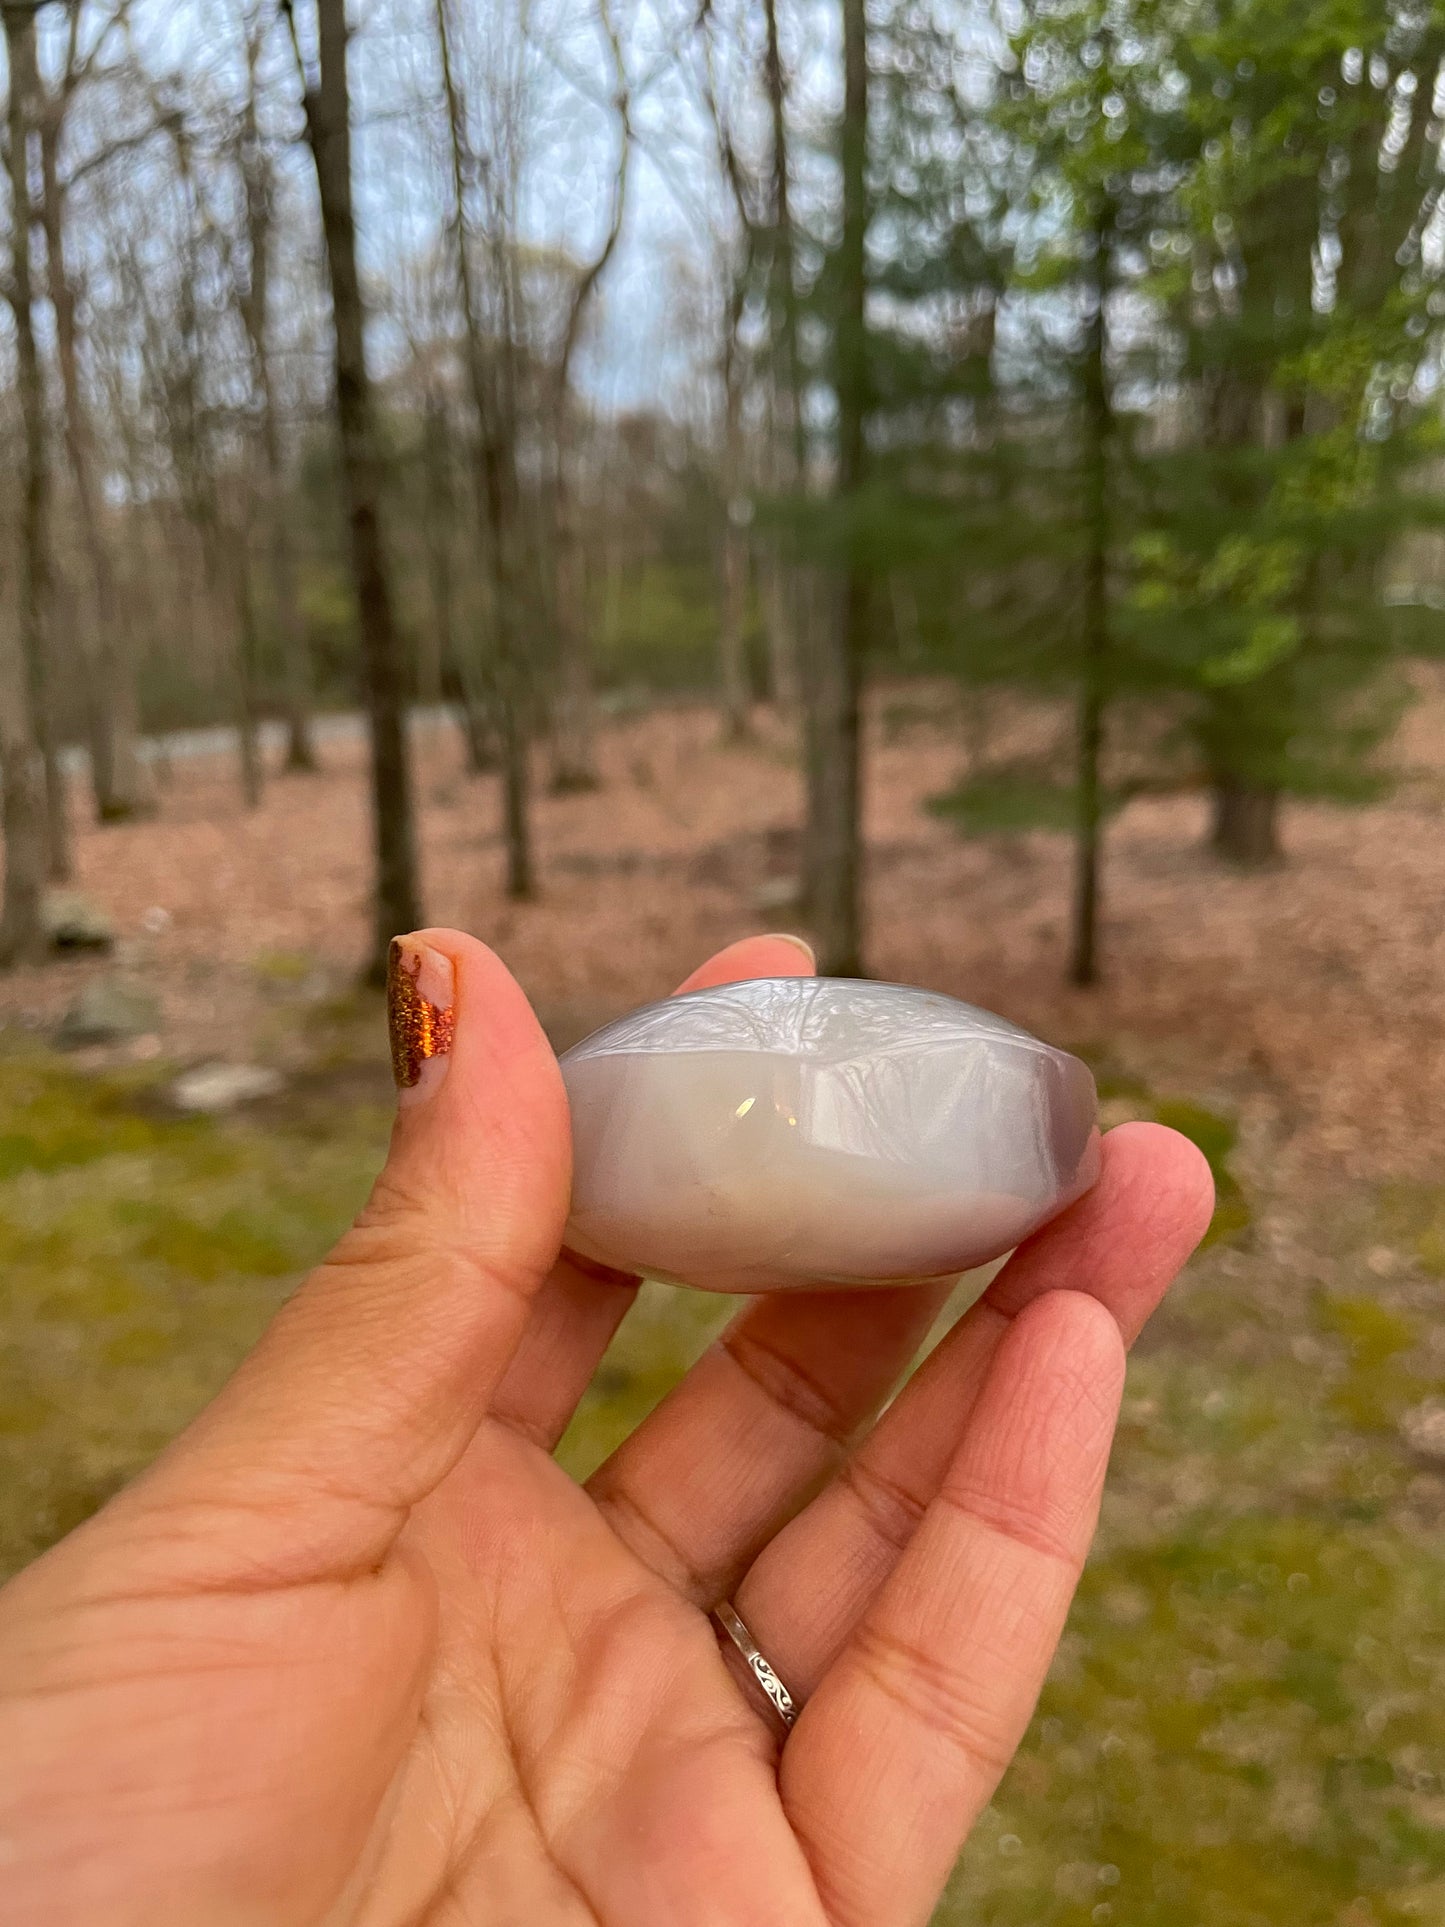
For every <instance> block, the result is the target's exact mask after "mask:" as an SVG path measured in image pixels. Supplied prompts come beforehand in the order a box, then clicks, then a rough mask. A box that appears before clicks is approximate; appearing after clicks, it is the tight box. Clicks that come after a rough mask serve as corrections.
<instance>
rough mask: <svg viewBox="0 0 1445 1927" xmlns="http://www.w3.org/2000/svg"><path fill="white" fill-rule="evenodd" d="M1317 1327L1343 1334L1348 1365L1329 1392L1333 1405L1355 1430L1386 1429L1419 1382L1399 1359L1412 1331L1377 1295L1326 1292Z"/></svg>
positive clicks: (1412, 1341) (1412, 1337) (1414, 1395)
mask: <svg viewBox="0 0 1445 1927" xmlns="http://www.w3.org/2000/svg"><path fill="white" fill-rule="evenodd" d="M1318 1316H1319V1320H1320V1324H1321V1326H1322V1327H1323V1329H1324V1330H1325V1331H1327V1332H1329V1333H1330V1334H1331V1335H1332V1336H1334V1337H1336V1338H1340V1339H1343V1340H1344V1342H1345V1346H1346V1348H1347V1357H1348V1369H1347V1371H1346V1374H1345V1377H1344V1378H1343V1380H1342V1381H1341V1382H1340V1384H1339V1385H1338V1386H1336V1387H1335V1390H1334V1392H1333V1394H1332V1404H1333V1407H1334V1410H1335V1411H1336V1412H1338V1413H1339V1415H1340V1416H1341V1417H1342V1418H1346V1419H1348V1420H1349V1422H1350V1423H1351V1424H1352V1425H1354V1426H1357V1427H1359V1428H1360V1429H1361V1430H1382V1429H1383V1430H1390V1431H1393V1429H1394V1427H1395V1426H1396V1425H1397V1424H1398V1422H1399V1418H1400V1414H1401V1412H1402V1411H1404V1409H1405V1407H1406V1406H1407V1405H1410V1404H1412V1403H1413V1402H1414V1401H1415V1400H1416V1399H1417V1398H1418V1397H1419V1396H1420V1394H1421V1392H1422V1390H1423V1389H1424V1387H1423V1386H1422V1385H1421V1383H1420V1381H1419V1379H1418V1378H1417V1377H1416V1376H1415V1374H1414V1373H1413V1372H1411V1371H1409V1370H1408V1369H1406V1367H1405V1365H1404V1364H1403V1362H1402V1361H1403V1358H1404V1355H1405V1354H1406V1353H1408V1352H1410V1351H1411V1350H1413V1348H1414V1346H1415V1343H1416V1340H1417V1337H1418V1333H1417V1331H1416V1327H1415V1325H1414V1323H1413V1322H1412V1321H1411V1320H1410V1319H1409V1318H1407V1317H1405V1316H1404V1314H1403V1313H1401V1312H1397V1311H1393V1310H1391V1309H1390V1307H1389V1306H1388V1305H1382V1304H1381V1303H1380V1301H1379V1300H1378V1299H1377V1298H1346V1297H1331V1296H1329V1295H1328V1294H1325V1295H1323V1296H1322V1297H1321V1299H1320V1301H1319V1308H1318Z"/></svg>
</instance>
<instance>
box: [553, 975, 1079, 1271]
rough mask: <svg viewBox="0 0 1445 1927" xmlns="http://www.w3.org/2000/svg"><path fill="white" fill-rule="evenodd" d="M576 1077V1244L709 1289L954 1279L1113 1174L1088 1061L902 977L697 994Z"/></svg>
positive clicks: (630, 1021) (625, 1032)
mask: <svg viewBox="0 0 1445 1927" xmlns="http://www.w3.org/2000/svg"><path fill="white" fill-rule="evenodd" d="M562 1075H563V1078H564V1080H565V1082H566V1086H567V1095H568V1099H569V1101H570V1104H571V1109H572V1137H573V1146H574V1170H573V1182H572V1211H571V1217H570V1218H569V1220H568V1225H567V1234H566V1239H567V1244H568V1246H569V1247H570V1249H572V1250H573V1251H575V1252H577V1253H579V1254H580V1255H582V1256H583V1257H587V1258H591V1259H595V1260H598V1261H600V1262H601V1263H603V1264H607V1265H612V1266H615V1267H616V1268H617V1269H619V1270H622V1271H638V1272H642V1273H644V1274H645V1275H647V1276H648V1277H652V1278H661V1279H665V1280H669V1281H671V1282H673V1283H679V1284H689V1285H695V1286H698V1287H700V1288H701V1289H703V1290H707V1291H734V1292H755V1291H786V1290H801V1289H807V1288H810V1287H811V1288H814V1289H818V1288H821V1287H835V1286H840V1285H842V1286H846V1285H857V1286H868V1285H881V1284H898V1285H903V1284H917V1283H920V1282H922V1281H923V1280H925V1279H929V1278H935V1277H949V1276H953V1275H956V1274H957V1273H959V1272H962V1271H967V1270H969V1269H971V1268H972V1267H973V1266H975V1265H981V1264H986V1263H987V1262H988V1261H989V1260H990V1259H993V1258H997V1257H999V1256H1000V1255H1001V1254H1002V1253H1003V1252H1005V1251H1007V1250H1009V1249H1010V1248H1011V1247H1012V1246H1014V1245H1016V1244H1017V1243H1018V1242H1019V1241H1020V1239H1022V1238H1024V1237H1026V1236H1027V1235H1028V1234H1029V1233H1030V1232H1031V1231H1035V1230H1037V1229H1038V1227H1039V1226H1040V1225H1042V1224H1044V1223H1045V1222H1046V1221H1047V1220H1048V1219H1049V1218H1051V1217H1053V1216H1054V1215H1055V1214H1056V1213H1057V1212H1059V1211H1061V1210H1063V1208H1064V1207H1065V1206H1066V1205H1068V1204H1070V1203H1072V1202H1073V1200H1074V1199H1075V1198H1077V1197H1079V1196H1081V1195H1082V1194H1083V1192H1085V1191H1086V1190H1087V1189H1088V1188H1089V1186H1090V1185H1091V1184H1092V1183H1093V1182H1094V1180H1095V1178H1096V1177H1097V1176H1098V1172H1099V1148H1098V1146H1099V1138H1098V1130H1097V1128H1096V1118H1097V1109H1098V1106H1097V1098H1096V1094H1095V1090H1094V1080H1093V1077H1092V1075H1091V1074H1090V1072H1089V1069H1088V1067H1087V1065H1085V1064H1083V1063H1081V1062H1080V1061H1079V1059H1078V1058H1076V1057H1071V1056H1069V1055H1068V1053H1067V1052H1065V1051H1061V1050H1055V1049H1054V1048H1053V1047H1052V1046H1051V1045H1048V1044H1044V1043H1041V1042H1040V1041H1039V1040H1038V1039H1037V1038H1036V1037H1031V1036H1030V1035H1029V1034H1028V1032H1027V1031H1022V1030H1019V1029H1018V1028H1016V1026H1014V1025H1013V1024H1009V1023H1006V1022H1005V1021H1004V1020H1003V1019H1002V1018H1001V1017H995V1016H992V1015H991V1014H990V1013H989V1012H988V1011H984V1010H978V1009H975V1008H974V1007H973V1006H972V1005H971V1004H963V1003H959V1002H957V1001H956V1000H955V999H953V998H951V997H944V996H940V995H939V994H937V993H936V992H934V991H927V990H914V989H911V988H908V987H906V986H904V985H901V984H877V983H864V982H855V981H853V980H851V979H840V978H827V977H769V978H758V979H754V980H752V981H750V982H746V983H740V984H725V985H722V986H720V987H718V988H716V989H713V990H700V991H693V992H690V993H689V994H688V995H686V996H682V997H671V998H667V999H666V1000H664V1001H663V1002H662V1003H657V1004H649V1005H647V1006H646V1007H645V1008H644V1009H642V1010H637V1011H633V1012H632V1013H631V1014H630V1015H628V1016H626V1017H622V1018H619V1019H618V1020H617V1022H615V1023H613V1024H609V1025H607V1026H606V1027H605V1028H604V1029H602V1030H599V1031H596V1032H594V1034H593V1035H592V1036H591V1037H588V1038H585V1039H584V1040H583V1041H582V1042H581V1043H580V1044H578V1045H576V1046H575V1047H574V1048H573V1049H572V1050H570V1051H568V1052H567V1053H566V1055H565V1056H564V1057H563V1059H562Z"/></svg>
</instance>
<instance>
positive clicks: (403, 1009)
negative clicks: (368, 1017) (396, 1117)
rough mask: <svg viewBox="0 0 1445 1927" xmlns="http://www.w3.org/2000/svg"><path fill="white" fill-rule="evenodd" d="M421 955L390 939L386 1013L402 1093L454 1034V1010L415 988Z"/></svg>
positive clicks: (441, 1052)
mask: <svg viewBox="0 0 1445 1927" xmlns="http://www.w3.org/2000/svg"><path fill="white" fill-rule="evenodd" d="M421 969H422V956H421V952H420V950H419V949H418V948H417V947H416V946H415V945H408V944H406V943H404V942H403V941H402V939H401V938H400V937H393V938H392V940H391V949H390V950H389V951H388V953H387V960H386V1011H387V1021H388V1023H389V1025H390V1027H391V1068H392V1070H393V1072H394V1073H395V1076H396V1081H397V1084H398V1085H399V1087H400V1088H401V1089H402V1090H404V1091H405V1090H410V1089H411V1087H412V1086H413V1085H414V1084H416V1083H417V1082H418V1080H419V1079H420V1077H421V1071H422V1065H423V1064H425V1063H426V1061H427V1059H428V1058H431V1057H445V1056H446V1055H447V1053H448V1052H449V1051H450V1050H451V1047H452V1038H453V1036H454V1034H455V1031H456V1011H455V1009H454V1008H453V1006H452V1005H450V1004H448V1005H447V1006H446V1007H445V1008H443V1007H442V1006H441V1005H439V1004H433V1003H430V1002H429V1001H428V1000H427V999H426V998H425V997H423V996H422V994H421V992H420V990H419V989H418V988H417V979H418V978H419V977H420V975H421Z"/></svg>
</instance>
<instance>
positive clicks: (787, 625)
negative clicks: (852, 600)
mask: <svg viewBox="0 0 1445 1927" xmlns="http://www.w3.org/2000/svg"><path fill="white" fill-rule="evenodd" d="M793 586H794V584H793V576H792V572H791V571H790V570H789V568H788V566H787V564H786V563H785V562H784V561H783V558H782V557H781V555H779V553H778V551H777V548H776V547H775V546H774V545H773V544H771V543H769V544H768V545H766V546H765V547H764V549H763V551H762V553H761V555H760V556H759V558H758V596H759V600H760V601H761V603H762V612H763V626H764V629H765V631H766V633H767V639H768V694H769V696H770V697H771V699H772V703H773V707H774V708H775V709H777V710H779V711H780V712H781V713H782V714H783V715H784V716H791V715H793V713H794V712H795V711H796V709H797V707H798V628H797V611H796V609H795V608H794V606H793V593H792V591H793Z"/></svg>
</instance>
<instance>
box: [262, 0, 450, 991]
mask: <svg viewBox="0 0 1445 1927" xmlns="http://www.w3.org/2000/svg"><path fill="white" fill-rule="evenodd" d="M285 4H286V10H287V13H288V16H289V14H290V0H285ZM316 12H317V33H318V41H319V48H320V70H319V77H318V80H317V84H316V85H315V86H314V87H313V86H311V85H310V84H309V83H308V84H307V85H306V88H305V107H306V127H307V133H308V137H309V139H310V144H311V152H312V158H313V159H314V161H315V164H316V182H317V187H318V190H319V193H320V200H321V219H322V226H323V229H324V231H325V237H326V262H327V270H328V274H329V278H330V282H331V304H332V319H333V329H334V337H335V376H336V414H337V427H338V431H339V435H340V443H341V472H342V488H343V492H344V497H345V501H346V511H347V525H348V531H349V534H350V548H351V574H352V580H353V584H354V587H355V593H356V605H357V616H358V619H359V622H360V627H361V645H362V669H363V681H364V684H365V696H366V710H367V718H368V721H369V724H370V731H371V800H372V829H373V837H374V844H375V852H376V891H375V900H374V918H373V927H372V945H371V955H370V959H369V963H368V975H369V976H370V977H371V978H372V979H373V980H374V981H378V982H379V981H382V980H383V979H384V977H385V974H386V958H387V949H388V946H389V944H390V942H391V939H392V937H393V936H395V935H396V934H397V933H398V932H400V931H407V930H414V929H416V928H417V927H418V925H419V924H420V923H421V922H422V914H421V906H420V902H419V896H418V887H417V845H416V824H415V816H414V812H413V807H412V782H411V765H410V761H409V758H408V754H407V741H406V714H405V689H406V663H405V654H404V651H403V649H402V644H401V637H400V635H399V633H398V631H397V626H396V619H395V614H394V610H393V604H392V595H391V582H390V578H389V575H388V571H387V561H386V555H385V551H384V549H383V546H382V530H381V495H382V471H381V455H380V451H379V449H378V447H377V439H376V420H375V403H374V399H373V396H372V391H371V381H370V377H369V376H368V374H367V368H366V328H365V321H366V317H365V311H364V309H363V306H362V296H361V279H360V275H359V272H358V269H357V262H356V219H355V214H354V211H353V206H352V189H351V101H350V95H349V93H348V89H347V71H346V59H347V26H346V5H345V0H317V9H316ZM292 25H293V29H294V22H293V23H292Z"/></svg>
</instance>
